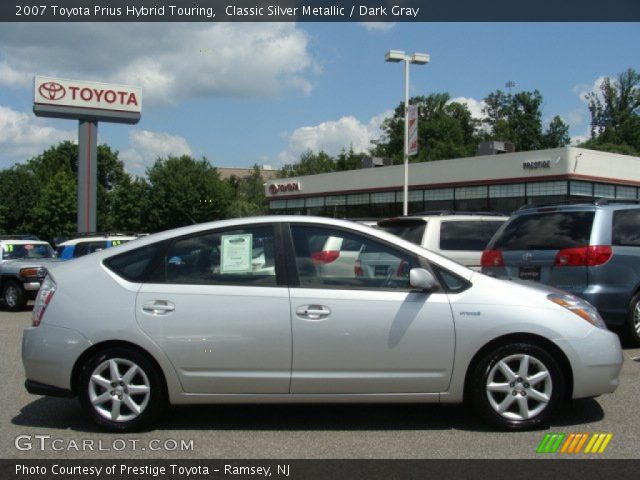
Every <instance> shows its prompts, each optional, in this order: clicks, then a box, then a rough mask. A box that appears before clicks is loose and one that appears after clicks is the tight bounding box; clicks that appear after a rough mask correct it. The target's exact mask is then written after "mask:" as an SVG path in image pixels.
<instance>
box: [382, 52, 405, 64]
mask: <svg viewBox="0 0 640 480" xmlns="http://www.w3.org/2000/svg"><path fill="white" fill-rule="evenodd" d="M384 59H385V61H386V62H393V63H398V62H401V61H403V60H405V59H406V55H405V54H404V52H403V51H402V50H389V51H388V52H387V53H386V54H385V56H384Z"/></svg>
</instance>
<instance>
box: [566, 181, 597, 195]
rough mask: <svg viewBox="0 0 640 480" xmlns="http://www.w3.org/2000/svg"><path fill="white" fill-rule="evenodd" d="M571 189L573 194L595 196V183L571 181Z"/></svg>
mask: <svg viewBox="0 0 640 480" xmlns="http://www.w3.org/2000/svg"><path fill="white" fill-rule="evenodd" d="M569 191H570V192H571V195H576V196H581V197H593V184H591V183H589V182H574V181H571V182H570V183H569Z"/></svg>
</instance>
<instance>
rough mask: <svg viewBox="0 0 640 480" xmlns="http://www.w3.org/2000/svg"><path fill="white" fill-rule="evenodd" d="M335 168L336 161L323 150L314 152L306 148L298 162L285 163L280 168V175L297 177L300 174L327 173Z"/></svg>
mask: <svg viewBox="0 0 640 480" xmlns="http://www.w3.org/2000/svg"><path fill="white" fill-rule="evenodd" d="M335 170H336V162H335V160H334V159H333V158H331V156H330V155H328V154H327V153H326V152H325V151H321V152H320V153H314V152H312V151H311V150H307V151H305V152H304V153H302V154H301V155H300V160H299V161H298V163H292V164H288V165H285V166H284V167H282V169H281V170H280V176H281V177H283V178H287V177H299V176H302V175H315V174H317V173H329V172H334V171H335Z"/></svg>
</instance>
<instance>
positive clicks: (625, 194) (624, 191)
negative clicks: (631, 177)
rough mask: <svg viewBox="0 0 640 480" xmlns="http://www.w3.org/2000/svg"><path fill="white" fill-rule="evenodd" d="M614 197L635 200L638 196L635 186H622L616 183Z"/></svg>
mask: <svg viewBox="0 0 640 480" xmlns="http://www.w3.org/2000/svg"><path fill="white" fill-rule="evenodd" d="M616 198H624V199H628V200H636V199H637V198H638V191H637V189H636V187H623V186H622V185H618V186H616Z"/></svg>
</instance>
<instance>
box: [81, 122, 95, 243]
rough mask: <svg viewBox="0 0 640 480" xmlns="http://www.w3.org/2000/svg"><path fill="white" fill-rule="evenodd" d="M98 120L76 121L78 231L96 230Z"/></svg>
mask: <svg viewBox="0 0 640 480" xmlns="http://www.w3.org/2000/svg"><path fill="white" fill-rule="evenodd" d="M97 143H98V122H97V121H95V120H80V121H79V122H78V233H86V232H95V231H96V199H97V193H96V192H97V184H98V145H97Z"/></svg>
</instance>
